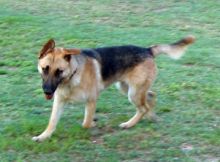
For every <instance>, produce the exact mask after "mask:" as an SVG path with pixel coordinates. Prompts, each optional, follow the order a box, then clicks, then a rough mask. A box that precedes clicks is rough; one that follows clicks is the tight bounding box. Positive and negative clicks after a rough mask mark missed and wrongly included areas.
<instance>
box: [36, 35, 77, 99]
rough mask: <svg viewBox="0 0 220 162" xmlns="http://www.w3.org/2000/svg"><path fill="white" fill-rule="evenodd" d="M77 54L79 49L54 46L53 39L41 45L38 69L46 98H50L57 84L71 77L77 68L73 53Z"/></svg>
mask: <svg viewBox="0 0 220 162" xmlns="http://www.w3.org/2000/svg"><path fill="white" fill-rule="evenodd" d="M78 54H80V50H79V49H64V48H55V41H54V40H53V39H50V40H49V41H48V42H47V43H46V44H45V45H44V46H43V48H42V49H41V51H40V53H39V57H38V71H39V73H40V74H41V77H42V80H43V84H42V88H43V91H44V94H45V97H46V99H52V97H53V94H54V92H55V91H56V89H57V87H58V86H59V84H61V83H62V82H65V81H68V80H69V79H71V78H72V76H73V75H74V73H75V72H76V69H77V61H76V59H75V58H74V55H78Z"/></svg>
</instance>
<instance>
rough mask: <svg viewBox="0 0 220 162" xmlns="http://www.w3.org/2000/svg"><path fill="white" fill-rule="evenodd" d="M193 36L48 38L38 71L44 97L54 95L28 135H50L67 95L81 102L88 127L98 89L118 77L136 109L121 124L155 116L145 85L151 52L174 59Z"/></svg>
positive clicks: (151, 73)
mask: <svg viewBox="0 0 220 162" xmlns="http://www.w3.org/2000/svg"><path fill="white" fill-rule="evenodd" d="M194 40H195V38H194V37H193V36H187V37H185V38H183V39H181V40H179V41H178V42H175V43H172V44H160V45H154V46H151V47H148V48H145V47H138V46H133V45H127V46H114V47H103V48H94V49H77V48H73V49H66V48H56V47H55V41H54V40H53V39H51V40H49V41H48V42H47V43H46V44H45V45H44V46H43V48H42V49H41V51H40V53H39V61H38V71H39V73H40V74H41V77H42V80H43V84H42V88H43V91H44V94H45V97H46V99H48V100H50V99H52V98H53V97H54V101H53V108H52V113H51V117H50V120H49V124H48V126H47V128H46V129H45V131H44V132H43V133H41V134H40V135H39V136H35V137H33V138H32V139H33V140H34V141H43V140H45V139H47V138H49V137H50V136H51V135H52V133H53V132H54V131H55V129H56V125H57V123H58V121H59V119H60V116H61V113H62V111H63V107H64V105H65V104H66V103H68V102H69V101H73V102H77V101H80V102H85V103H86V106H85V117H84V120H83V124H82V126H83V127H84V128H90V127H93V126H94V125H95V123H94V121H93V117H94V113H95V109H96V100H97V98H98V96H99V94H100V91H102V90H104V89H105V88H107V87H108V86H109V85H111V84H112V83H117V87H118V88H119V89H120V90H121V91H122V92H123V93H124V94H126V95H128V99H129V101H130V102H131V103H133V104H134V105H135V106H136V114H135V115H134V116H133V117H132V118H131V119H130V120H128V121H127V122H124V123H121V124H120V125H119V126H120V127H121V128H130V127H132V126H134V125H135V124H136V123H137V122H138V121H140V119H141V118H142V117H143V116H144V115H147V117H150V118H153V119H154V118H155V115H154V113H153V111H152V109H153V105H154V104H153V103H154V99H155V95H154V93H153V92H151V91H150V87H151V86H152V83H153V82H154V80H155V77H156V65H155V63H154V58H155V57H156V56H157V55H159V54H161V53H164V54H167V55H168V56H170V57H171V58H174V59H178V58H180V57H181V56H182V54H183V53H184V51H185V49H186V47H187V46H188V45H190V44H192V43H193V42H194Z"/></svg>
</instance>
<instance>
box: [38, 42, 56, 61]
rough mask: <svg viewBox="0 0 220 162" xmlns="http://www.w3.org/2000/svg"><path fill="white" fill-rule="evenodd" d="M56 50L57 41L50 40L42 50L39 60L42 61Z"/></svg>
mask: <svg viewBox="0 0 220 162" xmlns="http://www.w3.org/2000/svg"><path fill="white" fill-rule="evenodd" d="M54 48H55V41H54V40H53V39H50V40H48V42H47V43H46V44H45V45H44V46H43V48H42V49H41V51H40V53H39V56H38V58H39V59H41V58H42V57H44V56H45V55H46V54H47V53H49V52H52V51H53V50H54Z"/></svg>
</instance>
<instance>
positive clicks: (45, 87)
mask: <svg viewBox="0 0 220 162" xmlns="http://www.w3.org/2000/svg"><path fill="white" fill-rule="evenodd" d="M42 88H43V91H44V93H45V94H46V95H51V94H53V93H54V91H53V90H52V87H50V86H48V85H46V84H44V85H43V86H42Z"/></svg>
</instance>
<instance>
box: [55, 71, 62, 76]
mask: <svg viewBox="0 0 220 162" xmlns="http://www.w3.org/2000/svg"><path fill="white" fill-rule="evenodd" d="M62 73H63V70H60V69H57V70H56V71H55V75H56V76H60V75H61V74H62Z"/></svg>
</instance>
